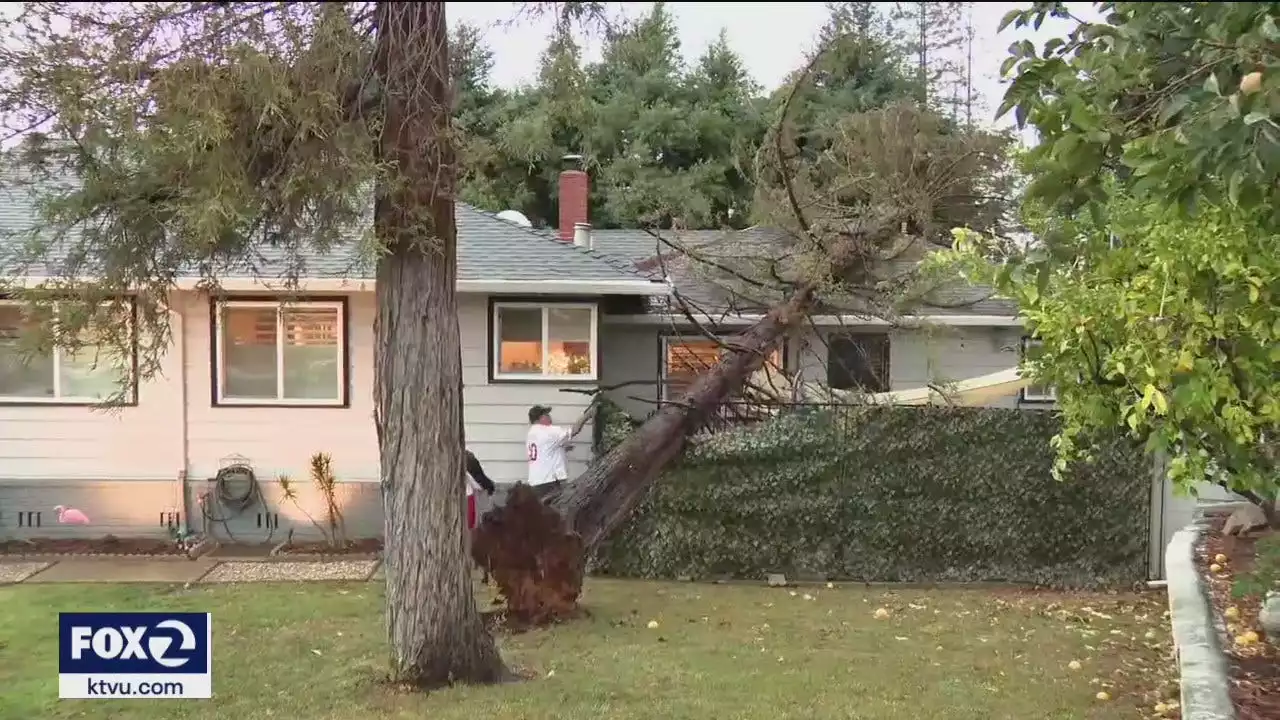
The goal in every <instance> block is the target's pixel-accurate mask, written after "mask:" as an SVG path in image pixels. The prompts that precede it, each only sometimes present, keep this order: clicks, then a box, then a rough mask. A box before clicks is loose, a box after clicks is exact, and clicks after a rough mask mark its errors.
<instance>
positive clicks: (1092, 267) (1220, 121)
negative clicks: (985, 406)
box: [960, 2, 1280, 523]
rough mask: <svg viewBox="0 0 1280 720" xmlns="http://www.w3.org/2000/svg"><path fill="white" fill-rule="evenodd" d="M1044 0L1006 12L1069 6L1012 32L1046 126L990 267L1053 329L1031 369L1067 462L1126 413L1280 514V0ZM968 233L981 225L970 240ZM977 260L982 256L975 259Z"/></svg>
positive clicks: (1030, 106) (1171, 448)
mask: <svg viewBox="0 0 1280 720" xmlns="http://www.w3.org/2000/svg"><path fill="white" fill-rule="evenodd" d="M1094 5H1095V9H1096V10H1098V11H1099V12H1098V14H1099V15H1100V18H1101V19H1099V20H1097V21H1084V20H1081V19H1079V18H1077V17H1075V16H1073V14H1072V11H1071V10H1070V9H1069V8H1068V7H1067V5H1066V4H1064V3H1050V2H1037V3H1032V4H1031V7H1030V8H1028V9H1025V10H1016V11H1014V12H1011V13H1009V14H1008V15H1007V16H1006V17H1005V18H1004V20H1003V22H1002V27H1003V26H1010V25H1012V26H1017V27H1026V26H1035V27H1040V25H1041V23H1043V22H1044V21H1045V19H1046V18H1049V17H1056V18H1061V19H1065V20H1067V21H1068V25H1069V27H1070V29H1069V31H1068V32H1066V33H1065V34H1064V35H1063V36H1062V37H1057V38H1053V39H1050V40H1049V41H1048V42H1046V43H1045V44H1044V45H1043V46H1042V47H1039V48H1038V47H1036V46H1034V45H1033V44H1032V43H1031V42H1029V41H1021V42H1018V43H1015V44H1014V45H1013V46H1012V47H1011V49H1010V56H1009V58H1008V59H1007V60H1006V61H1005V64H1004V68H1003V71H1004V73H1005V75H1006V76H1007V77H1009V78H1010V80H1011V84H1010V87H1009V90H1008V93H1007V96H1006V98H1005V100H1004V103H1003V105H1002V108H1001V112H1010V113H1013V114H1014V116H1015V118H1016V120H1017V122H1018V123H1019V125H1021V126H1023V127H1028V126H1029V127H1032V128H1034V129H1035V130H1036V131H1037V133H1038V135H1039V142H1038V144H1037V145H1036V146H1035V147H1034V148H1033V149H1031V150H1030V151H1028V153H1027V154H1026V157H1025V158H1024V167H1025V170H1026V172H1027V174H1028V176H1029V184H1028V186H1027V191H1026V205H1025V212H1026V220H1027V224H1028V226H1029V227H1030V229H1031V230H1032V231H1033V232H1034V234H1035V236H1036V241H1035V242H1034V243H1032V244H1031V245H1030V247H1026V248H1015V249H1014V250H1008V249H1007V247H1008V246H1007V245H1006V246H1005V247H1006V249H1005V250H1004V251H1002V252H999V253H996V252H994V245H993V244H992V243H989V242H983V243H961V244H960V248H961V250H962V251H965V252H967V253H968V255H967V257H968V258H969V259H970V260H974V259H976V258H979V257H981V258H982V259H984V260H991V259H993V258H994V259H996V260H997V263H996V266H997V267H996V268H995V269H994V271H992V270H991V268H990V266H984V267H983V268H982V272H989V273H990V275H989V276H988V277H987V278H986V279H988V280H991V281H993V282H995V283H996V285H997V286H998V287H999V288H1000V289H1001V290H1002V291H1003V292H1005V293H1007V294H1009V295H1011V296H1013V297H1015V298H1016V299H1017V300H1018V302H1019V303H1020V306H1021V308H1022V312H1023V314H1024V316H1025V319H1026V321H1027V324H1028V326H1029V328H1030V329H1031V331H1032V332H1033V333H1034V335H1035V336H1036V337H1037V338H1039V339H1040V341H1041V343H1040V344H1039V349H1038V351H1035V352H1033V353H1032V357H1031V359H1030V362H1029V363H1028V365H1029V370H1030V371H1031V372H1032V373H1033V374H1035V375H1037V376H1038V377H1039V378H1040V379H1041V380H1042V381H1045V382H1050V383H1053V384H1055V385H1056V386H1057V389H1058V399H1059V403H1060V405H1061V409H1062V413H1063V416H1064V425H1063V430H1062V432H1061V434H1060V435H1059V436H1058V438H1056V445H1057V448H1058V451H1059V459H1058V460H1059V463H1060V464H1061V465H1065V463H1066V462H1067V461H1068V460H1069V459H1071V458H1072V457H1075V456H1077V455H1080V454H1082V453H1086V450H1087V447H1088V443H1087V442H1085V438H1086V436H1088V435H1089V434H1090V433H1091V432H1092V431H1094V430H1098V429H1102V428H1110V427H1115V426H1117V425H1118V426H1121V427H1125V428H1128V430H1129V431H1130V432H1132V433H1133V434H1134V435H1136V436H1138V437H1140V438H1142V439H1144V440H1146V443H1147V447H1148V449H1150V450H1160V451H1163V452H1164V453H1166V454H1167V455H1168V456H1169V458H1170V461H1171V467H1170V469H1171V474H1172V476H1173V477H1174V478H1175V479H1176V480H1177V481H1178V482H1179V484H1180V485H1181V486H1182V487H1184V488H1186V489H1192V488H1194V487H1195V485H1196V484H1197V483H1199V482H1200V481H1202V480H1204V479H1209V480H1212V481H1215V482H1218V483H1220V484H1222V485H1224V486H1226V487H1228V488H1230V489H1232V490H1234V491H1236V492H1238V493H1241V494H1243V495H1245V496H1246V497H1249V498H1250V499H1251V500H1253V501H1254V502H1256V503H1258V504H1259V505H1260V506H1262V507H1263V509H1264V510H1265V511H1266V512H1267V513H1268V515H1269V517H1270V518H1271V519H1272V521H1273V523H1274V522H1275V521H1276V513H1275V500H1276V496H1277V490H1278V481H1277V455H1276V451H1275V446H1274V444H1271V443H1274V441H1275V439H1276V436H1277V434H1280V310H1278V301H1280V252H1277V251H1278V250H1280V243H1277V237H1280V234H1278V231H1280V202H1278V201H1280V197H1277V195H1278V194H1280V183H1278V182H1277V179H1278V178H1280V124H1277V115H1280V62H1278V60H1277V50H1278V49H1280V28H1277V23H1276V18H1277V17H1280V3H1185V4H1184V3H1095V4H1094ZM964 239H966V240H974V239H975V238H973V237H971V236H970V237H966V238H964ZM970 270H971V271H974V266H973V265H971V266H970Z"/></svg>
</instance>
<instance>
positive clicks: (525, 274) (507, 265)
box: [0, 178, 655, 292]
mask: <svg viewBox="0 0 1280 720" xmlns="http://www.w3.org/2000/svg"><path fill="white" fill-rule="evenodd" d="M5 180H8V178H4V179H0V273H3V275H5V276H9V277H12V276H15V275H22V276H28V277H51V276H56V275H59V274H61V268H62V259H61V258H59V257H57V253H56V252H51V253H49V257H47V258H45V260H44V262H42V263H37V264H36V265H35V266H32V265H30V264H27V263H22V264H21V265H19V264H17V263H16V262H15V258H16V257H19V256H20V255H21V251H22V248H21V247H20V246H19V245H18V243H20V242H21V239H20V238H19V237H17V236H15V233H20V232H22V231H24V230H27V229H30V228H32V227H33V223H34V222H35V219H36V210H35V199H34V196H33V193H32V192H31V190H30V188H29V187H26V186H24V185H21V184H14V183H13V182H12V181H9V182H6V181H5ZM454 217H455V220H456V222H457V225H458V280H459V281H502V282H538V283H542V284H546V285H552V284H554V283H555V282H556V281H563V282H566V283H589V282H605V283H617V282H624V283H626V282H633V283H636V285H637V291H638V292H642V291H643V289H644V287H645V286H646V285H652V284H655V283H653V282H652V281H651V279H650V278H648V277H647V275H646V274H645V273H642V272H640V271H638V270H636V269H635V267H634V266H633V265H632V263H630V262H628V261H627V260H625V259H619V258H616V257H613V256H609V255H606V254H604V253H600V252H596V251H593V250H589V249H586V248H581V247H577V246H575V245H573V244H572V243H565V242H561V241H560V240H558V239H555V238H554V237H549V236H547V235H546V234H545V233H541V232H538V231H536V230H532V229H529V228H525V227H521V226H519V225H515V224H512V223H509V222H507V221H505V220H502V219H500V218H498V217H497V216H496V215H493V214H492V213H488V212H485V211H482V210H478V209H476V208H474V207H471V206H470V205H466V204H464V203H458V204H457V206H456V208H455V215H454ZM295 266H296V267H297V268H298V270H300V272H299V273H298V275H299V276H300V277H304V278H308V279H350V280H369V279H372V278H373V263H372V262H371V260H370V259H369V258H368V257H362V253H361V252H360V247H359V245H358V243H357V242H356V241H355V240H354V239H353V241H352V242H351V243H348V244H344V245H342V246H339V247H334V248H331V249H329V251H328V252H325V253H320V252H317V251H315V250H306V251H304V254H303V256H302V257H300V258H298V259H297V261H296V263H295ZM250 268H252V269H250ZM289 269H290V268H289V263H288V262H287V260H286V255H285V252H284V251H283V250H280V249H274V248H270V247H264V248H262V249H261V250H260V251H259V256H258V257H257V258H255V259H254V261H253V262H252V264H251V265H250V264H244V265H238V266H233V267H226V268H220V269H219V272H218V274H219V276H220V277H236V278H239V277H246V276H248V277H252V278H253V279H263V280H268V281H269V280H272V279H278V278H282V277H284V275H285V274H287V273H288V271H289ZM181 275H182V276H185V277H197V276H198V275H199V273H197V272H196V271H195V270H194V269H193V268H188V269H186V270H184V271H183V272H182V273H181Z"/></svg>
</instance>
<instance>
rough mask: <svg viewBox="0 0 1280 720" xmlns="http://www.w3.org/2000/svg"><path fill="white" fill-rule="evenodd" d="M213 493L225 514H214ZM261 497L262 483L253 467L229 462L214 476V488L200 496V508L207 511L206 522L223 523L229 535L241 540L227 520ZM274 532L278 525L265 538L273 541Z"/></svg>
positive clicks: (230, 538) (230, 537)
mask: <svg viewBox="0 0 1280 720" xmlns="http://www.w3.org/2000/svg"><path fill="white" fill-rule="evenodd" d="M210 495H213V496H214V499H216V500H217V504H218V505H219V506H220V507H222V508H223V509H224V510H225V511H226V514H225V515H223V516H221V517H217V516H215V515H214V513H213V507H212V506H213V505H214V503H212V502H210V497H209V496H210ZM261 498H262V486H261V485H260V484H259V483H258V477H257V475H256V474H254V472H253V468H252V467H250V466H249V465H246V464H244V463H235V464H232V465H227V466H226V467H224V468H222V469H220V470H218V472H217V474H216V475H214V476H213V489H212V490H210V491H208V492H206V493H205V494H204V496H203V497H202V498H201V501H200V512H201V514H203V515H204V518H205V526H206V527H208V525H209V523H210V522H214V523H221V524H222V529H223V531H224V532H225V533H226V534H227V539H229V540H230V541H231V542H239V541H238V540H236V536H235V534H234V533H232V532H231V526H230V525H229V524H228V522H227V521H229V520H231V519H233V518H236V517H239V516H240V515H243V514H244V512H245V511H246V510H248V509H249V508H251V507H253V506H254V505H256V504H257V503H258V501H259V500H261ZM275 533H276V529H275V528H274V527H272V528H270V529H269V532H268V533H267V539H266V542H271V538H272V536H274V535H275Z"/></svg>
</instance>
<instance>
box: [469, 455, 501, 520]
mask: <svg viewBox="0 0 1280 720" xmlns="http://www.w3.org/2000/svg"><path fill="white" fill-rule="evenodd" d="M467 475H468V476H470V479H469V480H468V481H467V529H468V530H474V529H475V527H476V493H475V487H474V486H476V485H479V486H480V489H481V490H484V491H485V494H487V495H490V496H492V495H493V493H494V492H496V491H497V489H498V486H497V485H495V484H494V483H493V480H491V479H489V476H488V475H485V474H484V468H483V467H481V466H480V461H479V460H478V459H476V456H475V454H474V453H472V452H471V451H470V450H468V451H467Z"/></svg>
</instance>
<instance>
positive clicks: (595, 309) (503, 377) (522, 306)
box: [489, 300, 600, 383]
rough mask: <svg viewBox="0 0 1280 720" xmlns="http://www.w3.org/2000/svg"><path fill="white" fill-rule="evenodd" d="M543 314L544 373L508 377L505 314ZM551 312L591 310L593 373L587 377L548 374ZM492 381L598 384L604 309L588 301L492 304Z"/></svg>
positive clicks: (517, 301) (591, 358)
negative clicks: (504, 355)
mask: <svg viewBox="0 0 1280 720" xmlns="http://www.w3.org/2000/svg"><path fill="white" fill-rule="evenodd" d="M504 309H510V310H540V311H542V337H541V340H540V342H541V343H542V368H543V369H542V372H541V373H540V374H536V375H535V374H533V373H504V372H502V370H501V367H502V311H503V310H504ZM551 310H590V311H591V336H590V338H589V339H588V343H589V346H590V347H589V351H588V356H589V357H590V360H591V372H590V373H587V374H583V375H553V374H549V373H548V372H547V365H548V363H547V360H548V359H549V353H550V352H551V343H550V340H549V338H548V334H549V332H550V323H548V322H547V317H548V313H549V311H551ZM489 380H490V381H492V382H500V383H501V382H529V383H594V382H599V380H600V305H599V303H596V302H587V301H572V300H563V301H559V300H557V301H548V302H539V301H535V300H491V301H490V304H489Z"/></svg>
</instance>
